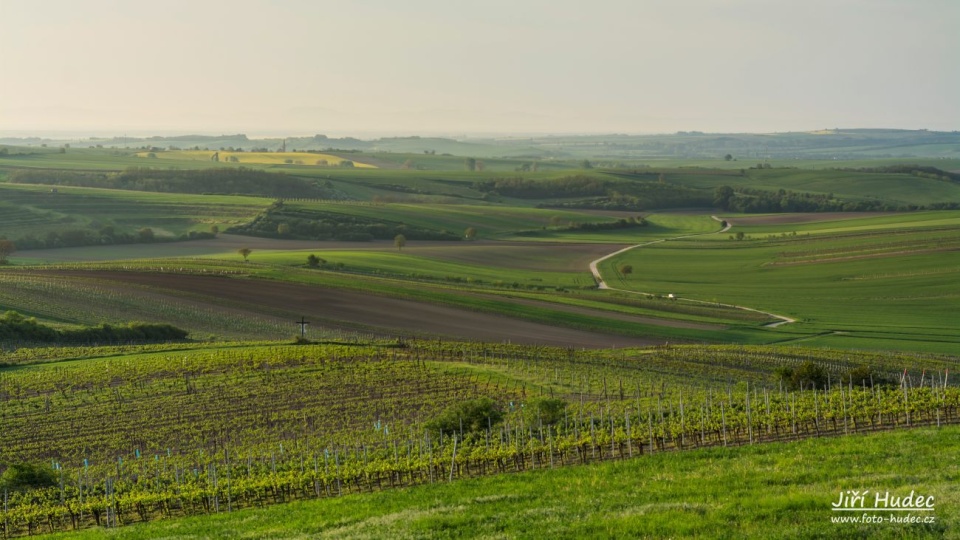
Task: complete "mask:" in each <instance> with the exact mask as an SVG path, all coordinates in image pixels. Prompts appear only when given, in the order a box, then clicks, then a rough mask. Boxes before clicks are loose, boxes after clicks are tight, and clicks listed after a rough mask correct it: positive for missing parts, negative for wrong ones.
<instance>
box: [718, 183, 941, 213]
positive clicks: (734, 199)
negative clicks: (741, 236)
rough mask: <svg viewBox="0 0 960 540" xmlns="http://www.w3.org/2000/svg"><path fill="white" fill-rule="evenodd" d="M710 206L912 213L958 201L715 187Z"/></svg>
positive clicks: (735, 209) (751, 210)
mask: <svg viewBox="0 0 960 540" xmlns="http://www.w3.org/2000/svg"><path fill="white" fill-rule="evenodd" d="M713 204H714V206H716V207H718V208H721V209H723V210H726V211H728V212H740V213H744V214H756V213H767V212H770V213H776V212H908V211H914V210H955V209H958V208H960V202H941V203H934V204H930V205H926V206H923V205H916V204H901V205H897V204H893V203H891V202H889V201H879V200H843V199H837V198H835V197H834V196H833V194H819V193H798V192H795V191H787V190H784V189H780V190H777V191H767V190H762V189H751V188H745V187H738V188H733V187H730V186H718V187H717V188H716V189H715V190H714V198H713Z"/></svg>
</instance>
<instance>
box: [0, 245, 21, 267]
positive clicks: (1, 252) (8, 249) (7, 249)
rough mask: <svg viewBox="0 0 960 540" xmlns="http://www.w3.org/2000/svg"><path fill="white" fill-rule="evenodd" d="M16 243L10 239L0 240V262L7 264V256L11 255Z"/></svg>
mask: <svg viewBox="0 0 960 540" xmlns="http://www.w3.org/2000/svg"><path fill="white" fill-rule="evenodd" d="M16 250H17V245H16V244H14V243H13V242H12V241H10V240H0V264H7V257H9V256H10V255H13V252H14V251H16Z"/></svg>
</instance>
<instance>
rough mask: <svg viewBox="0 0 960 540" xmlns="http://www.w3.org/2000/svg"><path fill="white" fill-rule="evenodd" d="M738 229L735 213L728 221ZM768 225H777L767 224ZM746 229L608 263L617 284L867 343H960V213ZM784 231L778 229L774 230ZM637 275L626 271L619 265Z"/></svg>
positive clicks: (828, 339) (825, 337)
mask: <svg viewBox="0 0 960 540" xmlns="http://www.w3.org/2000/svg"><path fill="white" fill-rule="evenodd" d="M730 219H731V221H732V222H733V223H734V228H733V229H732V230H731V231H730V233H729V234H731V235H732V234H733V233H734V231H738V230H739V229H738V227H737V225H736V218H730ZM768 227H769V228H768ZM790 227H791V226H789V225H774V226H767V225H754V226H745V227H744V231H746V232H747V237H746V239H745V240H742V241H737V240H735V239H731V238H730V237H729V236H727V235H723V236H713V237H706V236H705V237H696V238H687V239H680V240H676V241H669V242H664V243H659V244H655V245H650V246H645V247H642V248H638V249H635V250H632V251H629V252H627V253H624V254H622V255H620V256H618V257H615V258H614V259H611V260H608V261H605V264H604V265H603V266H602V269H603V271H604V275H608V276H615V277H612V279H611V282H610V283H611V285H612V286H615V287H619V288H624V289H631V290H637V291H644V292H652V293H656V294H663V295H666V294H674V295H676V296H678V297H680V298H686V299H697V300H705V301H711V302H721V303H727V304H737V305H741V306H749V307H753V308H757V309H762V310H766V311H772V312H774V313H778V314H782V315H786V316H789V317H793V318H796V319H799V321H800V322H799V323H797V327H798V328H803V329H811V330H816V331H817V332H820V333H821V334H822V335H821V336H820V337H818V338H817V340H816V343H818V344H824V343H826V344H829V343H833V342H834V341H836V342H837V343H838V344H839V343H841V342H842V343H843V344H844V345H846V346H854V347H863V348H875V349H880V348H885V347H891V348H896V347H897V346H898V342H899V341H900V340H903V341H904V342H910V343H909V344H906V343H905V344H904V345H905V346H908V347H910V348H916V347H920V348H924V349H926V350H931V351H942V352H949V351H951V350H956V347H957V346H958V344H960V334H958V333H957V328H960V314H958V312H957V310H956V309H955V306H956V303H957V301H958V300H960V289H958V288H957V285H956V284H957V283H958V279H960V249H958V248H960V213H956V212H953V213H949V212H933V213H917V214H906V215H897V216H885V217H874V218H868V219H865V220H858V219H845V220H840V221H826V222H823V223H807V224H798V225H796V228H798V229H799V230H800V231H802V232H799V233H798V234H797V235H796V236H794V235H793V233H792V232H791V233H786V232H785V230H786V229H788V228H790ZM777 231H781V232H780V233H779V234H775V233H776V232H777ZM621 264H630V265H632V266H633V273H632V274H631V275H628V276H625V277H624V276H619V275H618V274H616V272H615V269H616V267H617V265H621Z"/></svg>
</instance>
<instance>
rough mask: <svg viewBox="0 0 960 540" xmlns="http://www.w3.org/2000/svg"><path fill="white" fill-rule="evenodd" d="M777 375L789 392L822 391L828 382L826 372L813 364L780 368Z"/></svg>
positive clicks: (805, 363) (807, 363)
mask: <svg viewBox="0 0 960 540" xmlns="http://www.w3.org/2000/svg"><path fill="white" fill-rule="evenodd" d="M777 375H779V376H780V378H781V379H782V380H783V381H784V383H786V384H787V387H788V388H790V389H791V390H804V389H810V388H817V389H824V388H826V387H827V381H828V380H829V376H828V375H827V370H825V369H824V368H823V367H822V366H819V365H817V364H814V363H813V362H804V363H803V364H800V366H799V367H797V368H789V367H782V368H780V369H778V370H777Z"/></svg>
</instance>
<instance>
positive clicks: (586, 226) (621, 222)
mask: <svg viewBox="0 0 960 540" xmlns="http://www.w3.org/2000/svg"><path fill="white" fill-rule="evenodd" d="M646 226H647V220H646V218H644V217H643V216H636V217H634V216H630V217H629V218H621V219H618V220H616V221H601V222H586V223H571V224H570V225H569V226H568V227H566V229H565V230H568V231H613V230H617V229H631V228H634V227H646Z"/></svg>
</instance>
